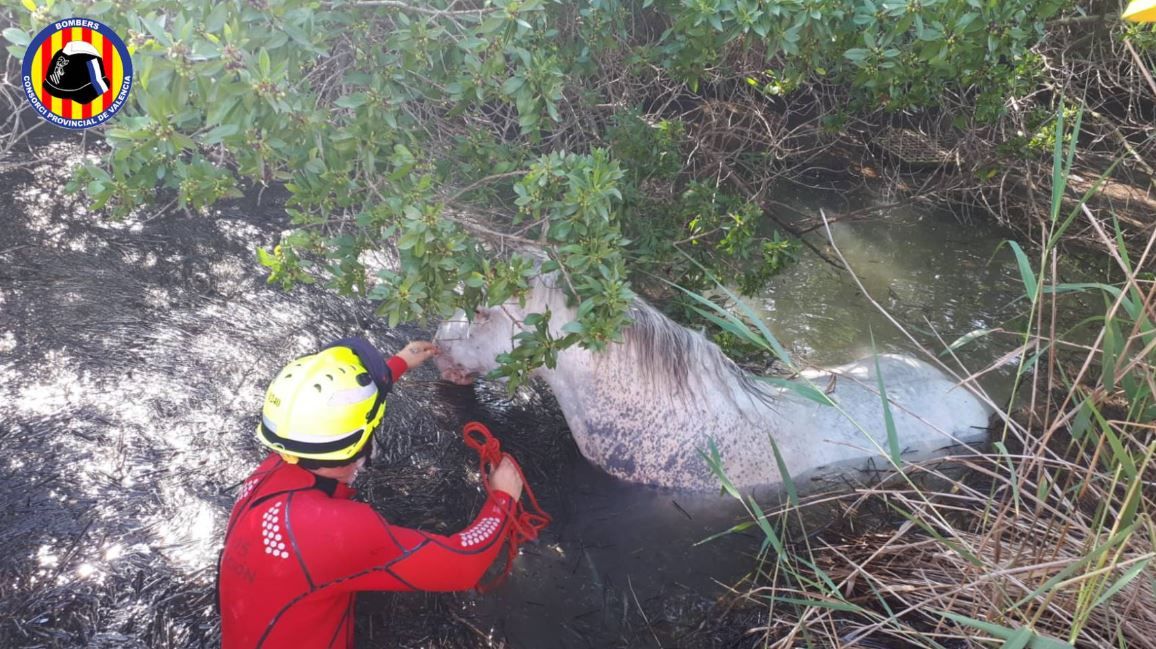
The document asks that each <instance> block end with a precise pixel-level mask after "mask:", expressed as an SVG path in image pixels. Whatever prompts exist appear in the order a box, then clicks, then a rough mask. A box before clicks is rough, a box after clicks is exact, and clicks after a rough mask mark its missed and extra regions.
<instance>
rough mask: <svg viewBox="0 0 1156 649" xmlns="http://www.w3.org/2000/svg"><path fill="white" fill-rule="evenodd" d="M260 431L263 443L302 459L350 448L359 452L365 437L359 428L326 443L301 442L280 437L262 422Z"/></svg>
mask: <svg viewBox="0 0 1156 649" xmlns="http://www.w3.org/2000/svg"><path fill="white" fill-rule="evenodd" d="M260 431H261V436H262V437H264V438H265V440H264V441H265V442H267V443H268V444H269V445H270V446H273V447H274V448H278V449H281V450H283V451H285V452H286V453H292V454H294V455H300V456H302V457H309V456H310V455H320V454H324V453H337V452H338V451H344V450H346V449H352V448H356V449H358V450H360V446H361V444H360V442H361V441H362V440H361V438H362V437H364V436H365V435H366V429H365V428H360V429H358V430H356V431H354V432H353V433H351V434H349V435H346V436H345V437H339V438H337V439H333V440H331V441H328V442H303V441H301V440H297V439H289V438H287V437H281V436H280V435H278V434H277V433H275V432H273V431H272V430H270V429H269V428H268V427H266V426H265V422H264V421H262V422H261V426H260Z"/></svg>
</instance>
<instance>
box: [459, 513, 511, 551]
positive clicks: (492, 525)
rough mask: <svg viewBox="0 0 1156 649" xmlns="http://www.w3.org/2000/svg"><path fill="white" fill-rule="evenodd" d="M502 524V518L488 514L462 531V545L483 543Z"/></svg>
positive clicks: (468, 545) (470, 545)
mask: <svg viewBox="0 0 1156 649" xmlns="http://www.w3.org/2000/svg"><path fill="white" fill-rule="evenodd" d="M501 526H502V519H500V518H495V517H493V516H487V517H485V518H483V519H482V520H480V521H478V523H477V524H476V525H474V526H473V527H471V528H469V529H467V530H466V531H464V532H462V547H467V548H468V547H472V546H475V545H481V544H482V543H485V542H486V541H488V540H490V537H492V536H493V535H494V533H495V532H497V531H498V528H499V527H501Z"/></svg>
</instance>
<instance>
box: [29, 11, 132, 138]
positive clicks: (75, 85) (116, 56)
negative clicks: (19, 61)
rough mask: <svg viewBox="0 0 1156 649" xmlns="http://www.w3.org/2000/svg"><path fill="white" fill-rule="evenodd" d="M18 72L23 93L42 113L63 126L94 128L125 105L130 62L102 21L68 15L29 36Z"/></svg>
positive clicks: (118, 39)
mask: <svg viewBox="0 0 1156 649" xmlns="http://www.w3.org/2000/svg"><path fill="white" fill-rule="evenodd" d="M21 76H22V79H23V84H24V95H25V96H26V97H28V101H29V102H30V103H31V104H32V107H33V108H35V109H36V112H37V113H39V114H40V116H41V117H43V118H44V119H46V120H48V121H49V122H51V123H53V124H56V125H57V126H62V127H64V128H71V129H83V128H92V127H93V126H99V125H100V124H103V123H104V122H106V121H108V119H109V118H110V117H112V116H113V115H115V114H116V113H117V111H119V110H120V109H121V107H122V106H124V103H125V101H126V100H127V99H128V91H129V89H130V88H131V87H132V60H131V59H130V58H129V55H128V48H127V47H125V45H124V41H122V40H121V39H120V37H119V36H117V35H116V32H114V31H112V30H111V29H109V28H108V26H107V25H105V24H104V23H101V22H98V21H95V20H91V19H88V18H69V19H67V20H60V21H57V22H54V23H52V24H51V25H49V26H48V27H45V28H44V29H43V30H41V32H40V33H39V34H37V35H36V38H34V39H32V43H30V44H29V45H28V51H26V52H25V53H24V67H23V71H22V74H21Z"/></svg>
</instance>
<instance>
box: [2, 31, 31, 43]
mask: <svg viewBox="0 0 1156 649" xmlns="http://www.w3.org/2000/svg"><path fill="white" fill-rule="evenodd" d="M4 38H6V39H8V42H9V43H12V44H13V45H18V46H20V47H27V46H28V44H29V43H31V42H32V37H31V36H29V35H28V32H26V31H24V30H23V29H17V28H16V27H9V28H8V29H5V30H4Z"/></svg>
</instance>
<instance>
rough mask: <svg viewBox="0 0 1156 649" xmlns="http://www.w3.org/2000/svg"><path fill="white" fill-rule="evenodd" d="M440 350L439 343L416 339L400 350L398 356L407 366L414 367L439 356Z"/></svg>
mask: <svg viewBox="0 0 1156 649" xmlns="http://www.w3.org/2000/svg"><path fill="white" fill-rule="evenodd" d="M439 351H440V350H439V349H438V347H437V345H435V344H433V343H431V342H430V341H428V340H414V341H411V342H410V343H409V344H408V345H406V346H405V348H404V349H402V350H401V351H400V352H398V353H397V356H398V358H400V359H401V360H403V361H405V364H406V366H408V367H409V368H410V369H413V368H415V367H417V366H418V365H421V364H422V363H424V362H426V361H428V360H429V359H431V358H433V357H434V356H437V355H438V352H439Z"/></svg>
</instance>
